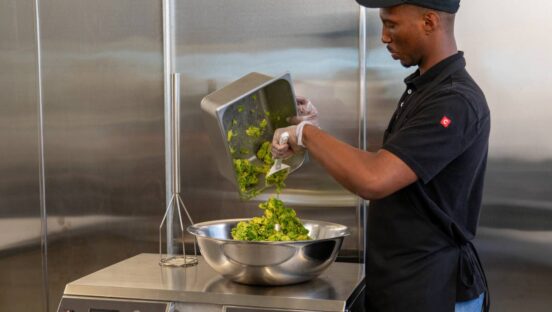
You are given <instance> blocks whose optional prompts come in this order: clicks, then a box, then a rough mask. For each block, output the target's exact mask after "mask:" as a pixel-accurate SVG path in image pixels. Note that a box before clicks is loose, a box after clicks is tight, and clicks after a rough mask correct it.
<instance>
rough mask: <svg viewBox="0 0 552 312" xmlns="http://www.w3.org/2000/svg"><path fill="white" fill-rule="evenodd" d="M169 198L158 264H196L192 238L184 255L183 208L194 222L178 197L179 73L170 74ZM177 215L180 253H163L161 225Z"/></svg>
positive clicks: (162, 221)
mask: <svg viewBox="0 0 552 312" xmlns="http://www.w3.org/2000/svg"><path fill="white" fill-rule="evenodd" d="M170 123H171V124H170V125H171V141H170V142H171V143H170V150H171V164H172V166H171V168H172V170H171V193H172V195H171V199H170V200H169V203H168V205H167V208H166V209H165V215H164V216H163V219H162V220H161V224H160V225H159V264H160V265H163V266H192V265H196V264H197V247H196V241H195V239H194V255H193V256H188V255H186V245H185V244H184V233H185V232H184V223H183V222H182V212H181V210H182V209H183V210H184V212H185V213H186V216H187V217H188V221H189V222H190V224H194V221H192V217H191V216H190V213H189V212H188V209H186V206H185V205H184V201H182V197H180V73H173V74H172V75H171V112H170ZM175 210H176V212H177V215H178V221H179V222H178V224H179V226H180V227H179V229H180V235H179V236H180V244H181V245H182V255H181V254H178V251H174V250H167V253H166V254H163V225H164V224H165V223H169V222H172V217H173V216H174V211H175ZM167 229H168V235H172V229H173V228H172V227H169V226H167Z"/></svg>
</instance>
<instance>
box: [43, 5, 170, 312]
mask: <svg viewBox="0 0 552 312" xmlns="http://www.w3.org/2000/svg"><path fill="white" fill-rule="evenodd" d="M40 22H41V28H42V33H41V40H42V56H43V59H42V72H43V76H42V79H43V86H44V90H43V101H44V135H45V159H46V164H45V168H46V201H47V211H48V219H49V224H51V225H52V226H55V227H56V228H57V229H59V231H58V232H54V231H53V230H54V229H51V231H50V233H51V234H50V235H49V236H50V242H49V245H48V248H49V255H48V260H49V268H48V277H49V285H50V289H51V293H50V295H51V298H52V302H51V304H50V309H51V310H53V309H54V307H56V306H57V303H58V300H59V298H60V297H61V293H62V291H63V285H64V284H65V283H67V282H68V281H70V280H73V279H75V278H77V277H79V276H82V275H83V274H87V273H90V272H93V271H95V270H97V269H99V268H101V267H103V266H106V265H108V264H111V263H113V262H115V261H118V260H122V259H124V258H127V257H129V256H131V255H134V254H136V253H139V252H145V251H148V252H155V251H156V249H155V246H157V245H156V243H157V226H158V224H159V222H160V219H161V215H162V212H163V210H164V198H165V175H164V120H163V116H164V105H163V103H164V97H163V45H162V40H163V36H162V34H163V28H162V6H161V1H150V0H120V1H107V0H104V1H88V0H77V1H74V0H49V1H41V10H40Z"/></svg>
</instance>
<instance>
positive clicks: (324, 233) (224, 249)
mask: <svg viewBox="0 0 552 312" xmlns="http://www.w3.org/2000/svg"><path fill="white" fill-rule="evenodd" d="M246 220H248V219H228V220H216V221H209V222H202V223H196V224H194V225H191V226H189V227H188V232H190V233H191V234H193V235H195V236H196V237H197V241H198V244H199V248H200V250H201V254H202V255H203V257H204V259H205V261H206V262H207V263H208V264H209V265H210V266H211V267H212V268H213V269H214V270H215V271H217V272H218V273H220V274H221V275H222V276H224V277H226V278H228V279H230V280H232V281H235V282H238V283H242V284H249V285H289V284H295V283H300V282H304V281H308V280H310V279H312V278H314V277H316V276H318V275H319V274H320V273H322V272H323V271H324V270H325V269H326V268H327V267H328V266H329V265H330V264H332V263H333V262H334V260H335V258H336V257H337V254H338V252H339V249H340V248H341V244H342V243H343V238H344V237H345V236H347V235H349V234H350V233H349V230H348V229H347V227H346V226H344V225H341V224H336V223H330V222H324V221H312V220H301V221H302V222H303V224H304V225H305V227H306V228H307V229H308V230H309V236H310V237H311V238H313V239H312V240H308V241H294V242H249V241H239V240H233V239H232V235H231V230H232V228H233V227H235V226H236V224H238V222H240V221H246Z"/></svg>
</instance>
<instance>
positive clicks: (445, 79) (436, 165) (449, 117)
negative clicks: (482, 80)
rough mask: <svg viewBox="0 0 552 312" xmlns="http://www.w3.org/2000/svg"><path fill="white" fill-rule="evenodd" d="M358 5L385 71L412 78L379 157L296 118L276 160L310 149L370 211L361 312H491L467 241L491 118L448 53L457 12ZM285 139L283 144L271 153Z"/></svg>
mask: <svg viewBox="0 0 552 312" xmlns="http://www.w3.org/2000/svg"><path fill="white" fill-rule="evenodd" d="M357 1H358V2H359V3H360V4H361V5H364V6H367V7H378V8H380V18H381V21H382V23H383V28H382V36H381V40H382V42H383V43H384V44H385V45H386V46H387V49H388V50H389V52H390V53H391V56H392V57H393V59H396V60H399V61H400V62H401V64H402V65H403V66H405V67H410V66H418V69H417V71H416V72H414V73H413V74H412V75H410V76H408V77H407V78H406V79H405V83H406V91H405V92H404V94H403V95H402V97H401V98H400V100H399V105H398V106H397V109H396V111H395V113H394V115H393V116H392V117H391V121H390V122H389V126H388V128H387V130H386V131H385V134H384V142H383V146H382V148H381V149H380V150H379V151H378V152H376V153H370V152H365V151H362V150H359V149H356V148H354V147H352V146H349V145H347V144H345V143H343V142H341V141H339V140H337V139H336V138H334V137H332V136H331V135H329V134H327V133H325V132H324V131H322V130H320V129H319V128H318V127H317V126H316V125H315V124H314V123H312V122H311V121H309V120H302V119H305V118H302V117H300V118H299V120H298V121H301V122H300V123H299V124H298V125H296V126H291V127H288V128H283V129H278V130H277V131H276V132H275V134H274V141H273V149H272V151H273V154H274V155H275V157H287V156H289V155H291V153H294V152H297V151H299V150H302V149H307V150H308V151H309V153H310V155H311V156H312V157H313V158H314V159H316V160H317V161H318V162H319V163H320V164H322V166H323V167H324V168H325V169H326V170H327V171H328V172H329V173H330V174H331V175H332V176H333V177H334V178H335V179H336V180H337V181H338V182H339V183H340V184H342V185H343V186H344V187H345V188H347V189H348V190H350V191H351V192H353V193H355V194H358V195H359V196H361V197H363V198H365V199H368V200H370V207H369V212H368V225H367V231H368V233H367V234H368V235H367V243H366V244H367V246H366V284H367V285H366V286H367V294H366V308H367V311H371V312H377V311H385V312H386V311H409V312H415V311H420V312H421V311H423V312H432V311H435V312H443V311H470V312H472V311H474V312H475V311H477V312H479V311H481V310H482V306H483V305H484V308H485V311H488V308H489V296H488V289H487V283H486V279H485V275H484V272H483V269H482V266H481V263H480V261H479V257H478V256H477V252H476V250H475V248H474V246H473V245H472V243H471V242H470V241H471V240H472V239H473V238H474V236H475V232H476V227H477V223H478V219H479V210H480V207H481V197H482V191H483V178H484V173H485V168H486V161H487V149H488V138H489V131H490V114H489V109H488V107H487V103H486V101H485V97H484V95H483V92H482V91H481V90H480V89H479V87H478V86H477V84H476V83H475V82H474V81H473V79H472V78H471V77H470V75H469V74H468V73H467V71H466V70H465V60H464V57H463V53H462V52H459V51H458V50H457V47H456V42H455V39H454V16H455V15H454V14H455V13H456V12H457V10H458V7H459V0H357ZM304 103H306V101H304V100H301V101H299V103H298V104H299V106H300V107H301V106H303V104H304ZM311 106H312V105H311ZM303 110H304V109H303ZM307 115H308V114H307ZM312 116H313V115H312V114H311V116H310V117H309V118H310V119H312ZM309 118H307V119H309ZM284 131H285V132H288V133H290V138H289V141H288V144H285V145H280V144H278V138H279V136H280V134H281V133H283V132H284ZM483 301H485V302H484V304H483Z"/></svg>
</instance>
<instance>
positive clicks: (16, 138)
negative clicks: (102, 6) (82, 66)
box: [0, 0, 45, 311]
mask: <svg viewBox="0 0 552 312" xmlns="http://www.w3.org/2000/svg"><path fill="white" fill-rule="evenodd" d="M33 20H34V10H33V1H31V0H23V1H20V0H1V1H0V310H2V311H5V310H12V311H42V310H43V308H44V307H43V305H44V299H45V293H44V292H43V291H44V289H43V287H42V286H43V285H42V277H43V272H42V265H41V257H40V229H41V227H40V225H41V223H40V208H39V188H38V152H37V151H38V150H37V146H38V138H37V133H38V131H37V107H38V106H37V88H36V84H37V79H36V45H35V31H34V23H33ZM21 254H23V255H25V257H24V258H25V259H21V258H20V257H18V255H21ZM29 298H32V300H29ZM6 303H8V307H10V309H4V307H5V306H6Z"/></svg>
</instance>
